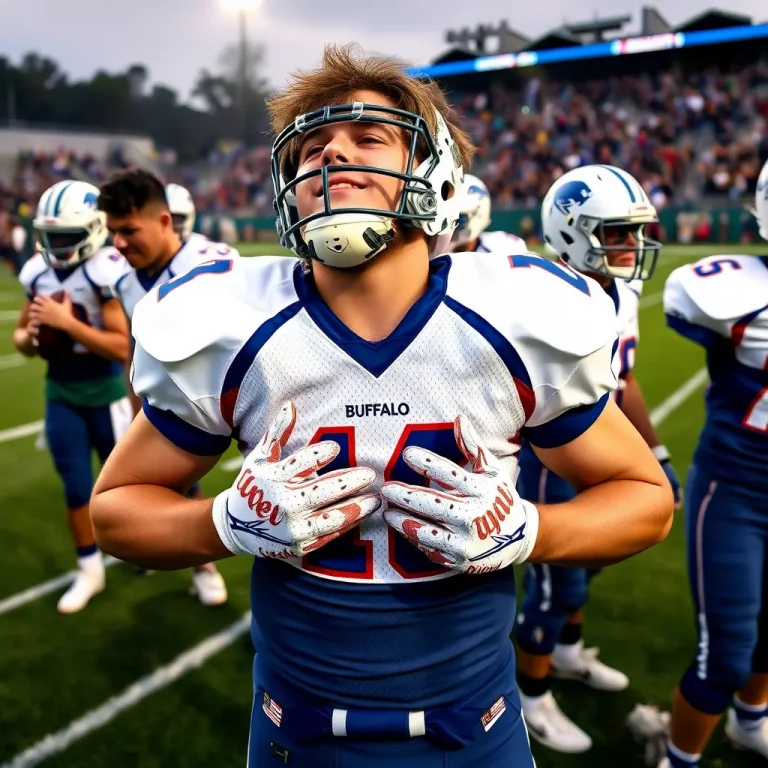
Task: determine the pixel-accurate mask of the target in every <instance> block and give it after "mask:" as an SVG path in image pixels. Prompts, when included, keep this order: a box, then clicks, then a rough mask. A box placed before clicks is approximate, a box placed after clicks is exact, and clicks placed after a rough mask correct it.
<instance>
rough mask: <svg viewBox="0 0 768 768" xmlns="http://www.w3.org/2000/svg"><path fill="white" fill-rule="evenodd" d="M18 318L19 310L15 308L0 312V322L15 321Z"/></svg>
mask: <svg viewBox="0 0 768 768" xmlns="http://www.w3.org/2000/svg"><path fill="white" fill-rule="evenodd" d="M18 319H19V311H18V310H16V309H11V310H7V311H5V312H0V323H10V322H15V321H16V320H18Z"/></svg>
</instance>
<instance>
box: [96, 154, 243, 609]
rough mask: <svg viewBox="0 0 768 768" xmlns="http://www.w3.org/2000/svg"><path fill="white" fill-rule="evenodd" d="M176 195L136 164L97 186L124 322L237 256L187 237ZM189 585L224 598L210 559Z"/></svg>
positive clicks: (205, 599) (215, 599) (201, 594)
mask: <svg viewBox="0 0 768 768" xmlns="http://www.w3.org/2000/svg"><path fill="white" fill-rule="evenodd" d="M185 191H186V190H185ZM187 195H189V193H187ZM182 197H183V196H182ZM178 198H179V195H178V194H177V193H176V192H172V193H171V194H170V195H168V194H167V190H166V189H165V188H164V187H163V184H162V182H161V181H160V180H159V179H158V178H157V177H156V176H154V175H153V174H151V173H149V172H148V171H145V170H142V169H140V168H129V169H127V170H125V171H120V172H118V173H116V174H114V175H113V176H112V178H111V179H110V180H109V181H107V182H106V183H105V184H104V185H103V186H102V188H101V193H100V196H99V208H100V209H101V210H102V211H103V212H104V213H105V214H106V222H107V229H108V231H109V233H110V234H111V236H112V242H113V243H114V245H115V247H116V248H117V250H118V251H119V252H120V253H121V254H122V255H123V256H124V257H125V269H124V271H123V274H122V275H120V276H119V278H118V279H117V280H116V281H115V283H114V286H113V293H114V295H115V296H116V297H117V298H118V299H119V301H120V303H121V304H122V305H123V308H124V310H125V314H126V315H127V317H128V319H129V321H130V320H131V319H132V317H133V314H134V310H135V308H136V305H137V304H138V303H139V301H140V300H141V299H142V298H143V297H144V296H145V295H146V294H147V292H148V291H150V290H151V289H152V287H153V286H157V285H162V284H163V283H165V282H167V281H168V280H170V279H173V278H174V277H176V276H177V275H183V274H184V273H185V272H187V271H188V270H190V269H192V268H193V267H195V266H197V265H199V264H202V263H204V262H208V261H211V260H215V259H220V258H227V259H233V258H236V257H237V256H238V253H237V251H236V250H235V249H233V248H230V247H229V246H226V245H224V244H223V243H212V242H210V241H208V240H207V239H205V238H202V236H200V237H190V236H189V234H190V233H191V223H192V222H193V221H194V213H193V214H192V216H191V220H190V218H189V212H188V211H187V218H186V219H185V220H184V221H183V222H181V223H179V221H178V219H174V217H173V214H172V212H171V210H170V204H171V203H172V202H173V203H174V206H175V207H176V208H177V209H178V208H179V207H180V203H179V200H178ZM190 200H191V198H190ZM181 207H183V206H181ZM193 210H194V209H193ZM180 232H182V233H185V234H187V239H186V240H183V239H182V236H181V234H180ZM131 394H132V395H133V392H132V390H131ZM133 404H134V411H138V410H139V408H140V401H139V400H138V398H136V397H135V395H133ZM190 493H191V494H192V495H199V487H198V486H197V485H194V486H193V487H192V488H190ZM193 588H194V591H195V594H196V595H197V596H198V599H199V600H200V602H201V603H202V604H203V605H210V606H215V605H221V604H222V603H225V602H226V600H227V588H226V585H225V583H224V579H223V578H222V576H221V574H220V573H219V572H218V570H217V569H216V566H214V565H213V564H212V563H207V564H201V565H198V566H197V567H196V568H195V569H194V575H193Z"/></svg>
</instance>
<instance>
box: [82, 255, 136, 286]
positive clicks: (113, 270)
mask: <svg viewBox="0 0 768 768" xmlns="http://www.w3.org/2000/svg"><path fill="white" fill-rule="evenodd" d="M83 269H85V270H87V274H88V277H89V278H90V279H91V280H92V281H93V282H94V283H96V285H98V286H100V287H112V286H114V284H115V283H116V282H117V281H118V280H119V279H120V278H121V277H122V276H123V275H124V274H125V273H126V272H127V271H128V270H129V269H130V265H129V264H128V262H127V261H126V260H125V258H124V257H123V255H122V254H121V253H120V252H119V251H118V250H116V249H115V248H102V249H101V250H100V251H97V252H96V253H95V254H94V255H93V256H91V258H90V259H88V261H86V262H85V264H84V265H83Z"/></svg>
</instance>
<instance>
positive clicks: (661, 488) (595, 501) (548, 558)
mask: <svg viewBox="0 0 768 768" xmlns="http://www.w3.org/2000/svg"><path fill="white" fill-rule="evenodd" d="M533 447H534V450H535V452H536V454H537V455H538V456H539V458H540V459H541V461H542V462H543V463H544V465H545V466H546V467H548V468H549V469H550V470H551V471H552V472H554V473H555V474H557V475H559V476H560V477H563V478H564V479H566V480H568V481H569V482H570V483H571V484H572V485H573V486H574V487H575V488H576V489H577V490H579V494H578V495H577V496H576V497H575V498H574V499H573V500H571V501H569V502H565V503H563V504H553V505H541V506H540V507H539V534H538V538H537V539H536V545H535V547H534V549H533V552H532V554H531V557H530V559H531V560H532V561H534V562H546V563H550V564H553V565H565V566H576V567H597V566H601V565H607V564H610V563H615V562H618V561H620V560H623V559H624V558H627V557H630V556H632V555H634V554H636V553H638V552H641V551H642V550H644V549H647V548H649V547H651V546H653V545H654V544H657V543H659V542H660V541H662V540H663V539H664V538H666V536H667V534H668V533H669V529H670V528H671V526H672V509H673V497H672V491H671V488H670V485H669V482H668V481H667V478H666V476H665V474H664V471H663V469H662V468H661V465H660V464H659V462H658V461H657V460H656V458H655V457H654V455H653V453H652V452H651V450H650V449H649V447H648V445H647V444H646V442H645V440H644V439H643V438H642V437H641V435H640V433H639V432H638V431H637V430H636V429H635V428H634V427H633V426H632V424H631V423H630V422H629V420H628V419H627V418H626V417H625V416H624V414H623V413H622V412H621V411H620V410H619V408H618V407H617V406H616V404H615V403H614V402H613V401H610V402H608V403H607V404H606V406H605V409H604V410H603V412H602V413H601V415H600V416H599V417H598V418H597V420H596V421H595V422H594V423H593V424H592V426H591V427H590V428H589V429H588V430H587V431H586V432H584V433H583V434H581V435H580V436H579V437H577V438H576V439H574V440H572V441H571V442H569V443H566V444H565V445H561V446H557V447H554V448H541V447H536V446H533Z"/></svg>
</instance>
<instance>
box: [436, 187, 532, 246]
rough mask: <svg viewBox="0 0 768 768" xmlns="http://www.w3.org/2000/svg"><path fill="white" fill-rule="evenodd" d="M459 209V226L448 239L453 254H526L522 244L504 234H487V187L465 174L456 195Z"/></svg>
mask: <svg viewBox="0 0 768 768" xmlns="http://www.w3.org/2000/svg"><path fill="white" fill-rule="evenodd" d="M459 194H460V195H461V201H462V202H461V209H460V212H459V223H458V225H457V226H456V229H455V230H454V233H453V237H452V239H451V248H452V250H453V251H456V252H461V251H477V252H478V253H503V254H504V255H509V254H510V253H522V252H523V251H527V250H528V246H527V245H526V244H525V240H523V238H522V237H517V235H511V234H509V233H508V232H500V231H499V232H487V231H486V230H487V229H488V227H490V226H491V196H490V194H489V193H488V187H486V186H485V184H484V183H483V182H482V181H481V180H480V179H478V178H477V176H472V175H471V174H469V173H467V174H465V176H464V183H463V184H462V189H461V191H460V192H459Z"/></svg>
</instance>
